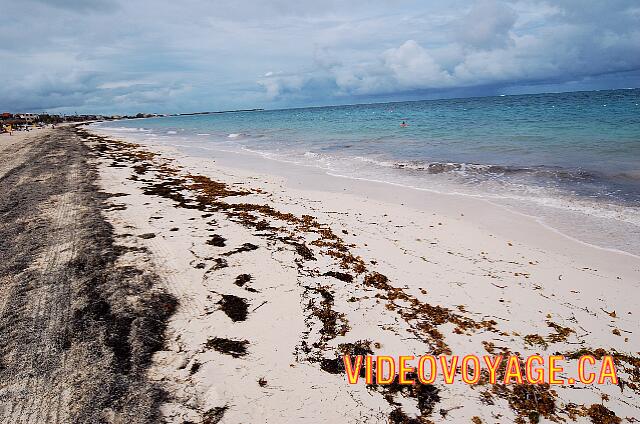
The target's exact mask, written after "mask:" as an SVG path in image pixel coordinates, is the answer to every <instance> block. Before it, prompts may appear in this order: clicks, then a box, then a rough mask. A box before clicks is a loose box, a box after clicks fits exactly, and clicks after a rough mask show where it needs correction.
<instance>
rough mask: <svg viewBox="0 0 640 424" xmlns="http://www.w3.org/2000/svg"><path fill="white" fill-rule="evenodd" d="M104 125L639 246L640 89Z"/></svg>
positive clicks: (198, 151) (634, 249)
mask: <svg viewBox="0 0 640 424" xmlns="http://www.w3.org/2000/svg"><path fill="white" fill-rule="evenodd" d="M402 121H404V122H406V123H407V124H408V126H406V127H401V126H400V123H401V122H402ZM98 126H100V127H101V128H102V129H103V130H107V131H109V132H111V133H113V134H118V135H122V136H127V137H129V138H134V139H144V140H146V141H149V140H152V141H153V142H157V143H161V144H170V145H174V146H176V147H178V148H180V149H183V150H184V151H185V152H188V153H190V154H195V155H201V156H205V157H215V152H216V150H225V151H234V150H235V151H243V152H249V153H251V154H255V155H259V156H262V157H264V158H265V160H275V161H285V162H291V163H295V164H300V165H305V166H314V167H318V168H321V169H324V170H326V172H327V173H329V174H333V175H339V176H343V177H348V178H358V179H369V180H374V181H383V182H387V183H393V184H400V185H403V186H407V187H412V188H415V189H416V190H433V191H441V192H449V193H451V192H455V193H460V194H462V195H469V196H478V197H483V198H486V199H488V200H490V201H493V202H496V203H500V204H503V205H505V206H507V207H512V208H515V209H517V210H519V211H520V212H523V213H526V214H528V215H532V216H535V217H538V218H540V220H541V221H543V222H544V223H546V224H548V225H550V226H552V227H554V228H557V229H559V230H561V231H562V232H565V233H567V234H568V235H570V236H573V237H576V238H578V239H581V240H584V241H586V242H589V243H594V244H598V245H601V246H603V247H610V248H616V249H620V250H624V251H627V252H630V253H634V254H636V255H638V254H640V89H628V90H611V91H592V92H576V93H558V94H537V95H520V96H498V97H481V98H468V99H448V100H430V101H419V102H402V103H383V104H367V105H351V106H334V107H319V108H304V109H286V110H268V111H259V112H238V113H223V114H208V115H193V116H175V117H163V118H151V119H141V120H138V119H137V120H123V121H114V122H107V123H100V124H98Z"/></svg>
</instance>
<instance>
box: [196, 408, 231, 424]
mask: <svg viewBox="0 0 640 424" xmlns="http://www.w3.org/2000/svg"><path fill="white" fill-rule="evenodd" d="M227 409H229V407H228V406H227V405H225V406H218V407H215V408H211V409H209V410H208V411H207V412H205V413H204V415H203V416H202V424H218V423H219V422H220V421H221V420H222V418H223V417H224V414H225V412H227Z"/></svg>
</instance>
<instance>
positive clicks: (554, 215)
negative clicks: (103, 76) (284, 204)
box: [91, 127, 640, 259]
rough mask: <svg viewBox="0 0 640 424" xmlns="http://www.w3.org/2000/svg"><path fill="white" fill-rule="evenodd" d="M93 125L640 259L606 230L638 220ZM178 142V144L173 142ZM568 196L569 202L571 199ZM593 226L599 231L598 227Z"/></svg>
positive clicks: (634, 248) (235, 164) (176, 150)
mask: <svg viewBox="0 0 640 424" xmlns="http://www.w3.org/2000/svg"><path fill="white" fill-rule="evenodd" d="M91 129H92V130H94V131H97V132H98V133H100V134H103V135H106V136H112V137H116V138H117V137H120V136H122V137H125V138H131V139H132V140H133V141H135V142H136V143H140V144H141V145H145V146H148V147H150V148H153V149H162V150H163V151H165V152H167V153H168V154H175V155H182V156H185V157H186V156H191V157H199V158H201V159H203V160H212V159H214V158H215V160H216V161H217V163H220V164H222V165H223V166H228V167H229V168H239V169H243V170H259V171H260V172H263V173H265V174H268V175H275V176H278V177H285V178H288V179H293V178H296V177H295V176H296V174H302V175H306V174H308V175H313V176H314V177H315V178H317V179H319V180H321V181H323V182H328V183H329V186H330V187H335V186H340V185H341V184H340V183H333V182H331V180H332V179H333V178H337V179H345V180H351V181H354V182H360V183H362V184H364V185H369V186H376V185H377V186H378V187H379V188H378V189H377V190H369V195H372V196H377V197H378V198H379V199H380V200H385V201H386V200H389V196H386V195H380V194H378V193H376V192H380V193H386V192H389V191H393V190H394V189H395V188H398V189H399V190H401V191H402V192H403V193H404V194H405V195H404V197H403V198H399V197H398V198H397V199H394V200H393V201H394V202H397V203H405V204H410V203H411V202H412V198H414V197H419V196H422V195H426V194H428V195H433V196H437V197H443V198H447V197H452V198H456V197H460V198H466V199H470V200H471V201H472V202H473V201H476V202H485V203H488V204H490V205H492V206H494V207H496V208H499V209H502V210H504V211H506V212H507V213H513V214H517V215H521V216H523V217H525V218H530V219H533V220H535V221H536V222H537V223H538V224H540V225H542V226H543V227H545V228H546V229H548V230H551V231H553V232H556V233H558V234H560V235H562V236H564V237H567V238H569V239H571V240H573V241H576V242H579V243H582V244H585V245H587V246H592V247H594V248H599V249H603V250H605V251H610V252H617V253H621V254H626V255H629V256H631V257H634V258H636V259H637V258H640V245H638V244H637V243H633V240H634V238H633V236H631V235H626V236H625V237H626V238H625V239H616V237H620V235H621V233H615V234H611V233H609V232H608V230H607V228H611V227H612V226H614V227H617V226H620V225H624V226H628V227H629V230H630V231H631V232H632V233H631V234H635V233H637V228H638V227H637V226H636V225H635V224H633V222H632V221H625V220H624V219H622V218H620V219H618V218H612V217H606V215H602V216H600V215H598V214H596V215H591V214H590V213H588V212H581V211H576V210H571V209H565V208H564V207H561V206H553V205H542V204H538V203H536V202H537V201H533V200H532V203H530V204H529V203H527V202H528V201H526V202H525V201H524V200H522V199H518V198H512V197H510V196H497V197H496V196H491V195H488V193H485V192H483V191H482V190H480V191H477V192H476V193H472V192H465V191H464V190H460V189H459V188H457V187H456V185H455V184H452V183H447V184H446V185H444V186H443V187H442V189H439V188H437V187H423V186H418V185H412V184H409V183H403V182H395V181H391V180H388V179H377V178H374V177H360V176H356V175H347V174H345V173H341V172H337V171H334V170H331V169H326V168H323V167H317V166H315V165H313V164H305V163H299V162H296V161H290V160H287V159H283V158H275V157H272V156H271V155H270V154H267V153H265V152H259V151H254V150H251V149H247V148H244V147H242V149H241V150H232V149H226V148H224V147H221V146H216V145H214V146H213V147H206V146H204V145H201V144H199V143H198V144H194V145H191V142H189V141H187V142H180V141H166V140H162V139H159V140H158V143H155V140H145V139H140V138H139V137H137V136H136V134H128V133H120V132H116V131H110V129H109V128H100V127H94V128H91ZM173 143H177V144H174V145H172V144H173ZM247 164H250V165H247ZM309 180H310V178H308V177H307V178H304V179H303V182H304V187H306V188H309V189H312V190H313V189H316V188H319V187H320V190H322V189H323V186H322V185H321V184H316V183H314V182H313V181H309ZM342 186H347V187H349V189H351V188H355V187H356V184H343V185H342ZM385 186H387V187H385ZM355 192H357V188H355V189H354V193H355ZM565 200H566V201H569V200H568V199H565ZM565 200H562V201H565ZM523 202H524V203H523ZM414 203H415V202H414ZM460 203H464V201H460ZM417 207H423V205H417ZM621 207H624V208H631V206H630V205H624V206H622V205H621ZM532 208H533V209H532ZM534 210H535V211H534ZM603 213H604V212H603ZM581 217H584V218H585V219H588V220H589V221H588V222H589V224H582V225H581V227H580V228H579V229H578V228H577V227H576V226H575V225H574V222H575V220H578V221H579V222H581V220H580V218H581ZM629 219H630V218H629ZM591 225H592V226H591ZM594 229H595V232H594V231H593V230H594ZM620 231H622V230H620ZM639 234H640V233H639ZM622 246H625V247H622Z"/></svg>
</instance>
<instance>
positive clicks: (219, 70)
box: [0, 0, 640, 113]
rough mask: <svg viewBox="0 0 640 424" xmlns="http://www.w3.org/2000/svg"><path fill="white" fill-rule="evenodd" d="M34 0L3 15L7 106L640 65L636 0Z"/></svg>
mask: <svg viewBox="0 0 640 424" xmlns="http://www.w3.org/2000/svg"><path fill="white" fill-rule="evenodd" d="M26 1H29V2H31V4H32V5H38V7H31V8H30V9H31V10H30V13H29V14H25V13H23V12H21V7H20V5H19V4H18V2H7V3H9V4H8V5H7V7H6V10H7V12H8V13H10V14H11V15H12V16H14V19H12V20H9V21H5V22H3V25H2V26H0V38H1V39H2V40H3V41H4V42H3V43H2V44H0V61H1V62H2V63H3V65H4V64H5V63H6V64H9V66H3V80H4V82H5V83H4V84H3V87H2V88H0V108H3V109H11V110H14V109H17V108H22V109H31V108H32V109H42V108H46V109H52V110H60V111H73V110H76V109H77V110H81V111H82V110H85V111H90V110H96V109H100V110H104V111H108V110H109V108H111V110H112V111H113V112H114V113H115V112H118V113H124V112H127V113H128V112H135V111H138V109H139V108H144V109H145V110H146V109H148V108H155V109H156V110H155V111H158V112H161V111H188V110H212V109H228V108H235V107H286V106H291V105H303V104H319V103H322V104H327V103H335V102H353V101H354V99H357V101H366V100H367V99H368V98H370V99H374V98H375V99H379V98H381V96H382V97H384V96H388V97H393V98H397V97H402V96H406V97H411V98H413V96H418V95H420V96H425V95H429V93H436V94H438V95H447V93H449V94H456V95H464V93H465V92H468V93H474V94H476V95H477V94H478V93H483V92H484V93H488V94H491V93H494V92H495V91H496V90H500V91H509V90H511V91H513V90H515V91H517V90H518V87H527V89H529V90H535V86H537V85H539V86H540V87H541V88H540V89H543V87H547V86H549V84H553V85H554V87H559V88H560V89H561V87H562V85H563V84H565V86H566V87H567V88H568V89H571V88H572V87H575V86H577V85H579V86H580V87H589V86H594V87H596V86H597V87H599V88H601V84H605V86H613V85H619V84H624V81H625V78H624V77H622V76H621V77H619V78H618V77H615V78H614V77H610V76H611V75H617V74H620V75H627V74H626V73H628V72H631V73H630V74H629V75H635V74H634V73H633V72H634V71H635V70H639V69H640V30H638V29H637V28H640V7H638V6H637V4H636V3H637V2H634V1H631V0H628V1H623V0H612V1H611V2H600V1H595V0H594V1H589V2H587V1H577V0H558V1H556V2H553V3H550V2H545V1H541V0H513V1H506V0H505V1H500V0H478V1H474V2H468V1H463V0H450V1H444V0H435V1H430V2H424V1H419V0H401V1H397V2H393V3H390V2H388V1H383V0H379V1H364V0H355V1H352V2H343V1H337V0H330V1H327V2H317V1H311V0H300V1H297V2H290V1H288V0H272V1H261V0H240V1H237V2H229V1H222V0H214V1H207V0H186V1H182V2H155V1H151V0H132V1H127V2H124V1H122V2H117V1H109V0H89V1H80V0H26ZM625 72H626V73H625ZM629 78H631V77H629ZM629 81H636V79H633V78H631V79H629ZM606 84H609V85H606Z"/></svg>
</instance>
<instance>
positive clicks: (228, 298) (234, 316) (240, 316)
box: [218, 294, 249, 322]
mask: <svg viewBox="0 0 640 424" xmlns="http://www.w3.org/2000/svg"><path fill="white" fill-rule="evenodd" d="M218 304H219V305H220V309H221V310H222V312H224V313H225V314H227V316H228V317H229V318H231V320H232V321H233V322H237V321H245V320H246V319H247V314H248V312H247V311H248V309H249V305H248V304H247V301H246V299H243V298H241V297H238V296H234V295H232V294H223V295H222V299H221V300H220V302H218Z"/></svg>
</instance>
